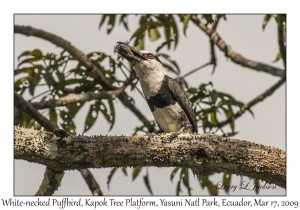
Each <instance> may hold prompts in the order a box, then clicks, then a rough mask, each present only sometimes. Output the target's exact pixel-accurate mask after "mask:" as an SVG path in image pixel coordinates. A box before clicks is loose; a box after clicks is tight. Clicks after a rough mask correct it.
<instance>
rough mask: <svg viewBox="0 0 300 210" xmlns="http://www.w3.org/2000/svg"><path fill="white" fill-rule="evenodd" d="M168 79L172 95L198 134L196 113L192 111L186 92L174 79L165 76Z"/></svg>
mask: <svg viewBox="0 0 300 210" xmlns="http://www.w3.org/2000/svg"><path fill="white" fill-rule="evenodd" d="M165 77H166V79H167V83H168V86H169V89H170V91H171V94H172V95H173V97H174V98H175V100H176V101H177V102H178V103H179V104H180V106H181V107H182V109H183V110H184V112H185V113H186V115H187V117H188V118H189V121H190V123H191V124H192V125H193V131H194V132H196V133H198V127H197V121H196V117H195V113H194V111H193V110H192V107H191V103H190V100H189V99H188V97H187V95H186V94H185V91H184V90H183V88H182V87H181V85H180V84H179V83H178V82H177V81H176V80H175V79H173V78H171V77H169V76H167V75H166V76H165Z"/></svg>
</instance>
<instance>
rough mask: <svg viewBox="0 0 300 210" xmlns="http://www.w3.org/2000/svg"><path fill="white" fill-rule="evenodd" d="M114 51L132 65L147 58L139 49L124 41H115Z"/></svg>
mask: <svg viewBox="0 0 300 210" xmlns="http://www.w3.org/2000/svg"><path fill="white" fill-rule="evenodd" d="M115 51H116V52H117V53H119V54H120V55H121V56H123V57H124V58H125V59H126V60H127V61H129V63H130V64H131V65H132V66H134V65H135V64H137V63H139V62H141V61H143V60H147V58H146V57H145V56H144V55H143V54H142V53H141V52H140V51H138V50H136V49H135V48H134V47H131V46H130V45H128V44H126V43H124V42H117V45H116V46H115Z"/></svg>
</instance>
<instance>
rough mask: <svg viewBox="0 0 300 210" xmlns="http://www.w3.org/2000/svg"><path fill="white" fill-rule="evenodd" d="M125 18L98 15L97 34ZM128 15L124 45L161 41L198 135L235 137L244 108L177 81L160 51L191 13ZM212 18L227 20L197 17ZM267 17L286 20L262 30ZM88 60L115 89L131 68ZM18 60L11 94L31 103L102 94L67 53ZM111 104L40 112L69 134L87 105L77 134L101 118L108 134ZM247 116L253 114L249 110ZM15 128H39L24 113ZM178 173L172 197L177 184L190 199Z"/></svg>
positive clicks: (31, 54) (184, 173)
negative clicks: (132, 26) (238, 113)
mask: <svg viewBox="0 0 300 210" xmlns="http://www.w3.org/2000/svg"><path fill="white" fill-rule="evenodd" d="M129 16H130V15H126V14H123V15H102V16H101V19H100V23H99V29H100V30H101V29H103V28H104V27H106V33H107V35H110V34H111V33H112V31H113V29H114V28H115V27H116V25H117V23H118V24H119V25H121V26H122V27H124V29H125V30H127V31H129V24H128V18H129ZM131 16H134V17H135V18H136V19H138V28H137V29H135V30H134V31H133V32H132V33H131V36H130V38H129V42H130V43H131V45H133V46H135V47H136V48H138V49H145V37H146V36H148V38H149V40H150V41H151V42H156V41H158V40H160V43H159V46H158V47H157V48H156V53H157V55H158V56H159V58H160V60H161V61H162V64H163V66H164V67H165V69H166V70H167V71H168V72H169V73H171V74H172V75H175V76H174V78H177V79H178V82H179V83H180V84H181V85H182V86H183V88H184V89H186V91H187V94H188V97H189V99H190V101H191V103H192V106H193V109H194V111H195V114H196V119H197V121H198V125H199V127H201V128H202V131H203V132H204V133H205V132H217V131H218V130H220V131H221V132H222V133H223V135H225V136H233V135H235V134H236V133H237V132H236V131H235V118H234V115H235V113H236V111H237V110H239V109H240V108H241V107H242V106H243V105H244V103H243V102H241V101H239V100H237V99H235V98H234V97H233V96H232V95H230V94H228V93H224V92H221V91H217V90H215V89H213V84H212V82H208V83H204V84H200V85H199V86H198V87H190V86H189V84H188V82H187V81H186V80H185V78H181V77H180V73H181V70H180V67H179V65H178V63H177V62H176V61H175V60H173V59H172V58H171V56H170V55H168V54H167V53H161V52H160V51H161V50H162V49H163V48H167V50H171V49H173V50H174V49H176V47H177V46H178V43H179V37H180V33H182V34H183V35H184V36H187V29H188V26H189V23H190V21H191V17H192V14H179V15H173V14H143V15H131ZM216 16H217V17H218V18H223V19H224V20H226V15H223V14H219V15H211V14H203V15H198V17H199V18H200V19H201V21H204V22H205V24H206V25H207V26H208V27H211V26H212V25H213V24H214V19H215V17H216ZM271 18H274V19H275V20H276V22H277V24H283V23H284V24H285V23H286V17H285V15H270V14H269V15H266V16H265V17H264V21H263V26H262V27H263V30H265V28H266V26H267V24H268V22H269V21H270V19H271ZM196 27H197V26H196ZM162 37H163V38H162ZM161 38H162V39H161ZM120 41H122V40H120ZM112 47H113V46H112ZM87 56H88V57H89V58H90V59H91V60H92V61H93V63H94V64H95V65H96V66H97V68H98V69H99V70H100V71H101V72H102V74H103V75H104V76H105V78H106V79H107V80H108V81H109V82H110V83H111V84H114V85H116V86H121V85H122V84H123V82H124V81H125V79H126V78H128V77H129V75H130V72H131V71H132V66H129V65H128V63H127V62H126V61H125V60H124V59H123V58H122V57H121V56H118V57H117V59H114V58H113V57H112V56H110V55H107V54H105V53H103V52H91V53H89V54H87ZM280 59H281V55H280V53H279V54H278V55H277V56H276V59H275V60H274V62H276V61H278V60H280ZM18 61H19V63H18V66H17V68H16V69H15V71H14V75H15V83H14V89H15V91H16V92H17V93H18V94H20V95H24V93H25V92H26V91H27V92H28V93H29V95H30V96H32V98H31V99H29V100H28V101H29V102H39V101H45V100H51V99H58V98H61V97H64V96H67V95H69V94H73V93H85V92H94V93H97V92H100V91H104V89H103V88H102V86H101V85H99V84H96V83H94V79H93V75H91V73H90V71H89V69H86V68H85V67H84V66H83V65H82V64H81V63H79V62H78V61H77V60H75V59H74V58H72V56H71V55H70V54H68V52H66V51H62V52H61V53H60V54H54V53H46V54H45V53H43V52H42V51H41V50H39V49H33V50H32V51H25V52H23V53H22V54H21V55H20V56H19V57H18ZM116 71H120V72H122V75H123V78H121V77H120V76H119V77H117V74H116ZM124 78H125V79H124ZM179 78H180V79H179ZM137 83H138V80H137V79H135V80H134V81H133V82H132V83H131V84H130V91H138V92H140V93H141V91H140V90H139V86H138V85H137ZM42 86H45V87H46V88H47V89H48V90H47V91H45V92H41V93H40V87H42ZM128 89H129V88H127V90H128ZM130 100H132V103H133V104H134V99H133V98H130ZM115 103H116V102H115V101H114V100H93V101H91V102H82V103H79V102H77V103H71V104H67V105H65V106H63V107H55V108H47V109H44V110H42V111H41V113H42V114H43V115H46V116H48V118H49V119H50V121H51V122H53V123H54V124H55V125H57V126H58V127H60V128H63V129H64V130H65V131H67V132H68V133H70V134H76V133H77V132H78V129H77V127H76V124H75V123H74V118H75V116H76V115H77V113H78V112H79V110H80V109H81V108H82V107H83V106H84V105H85V104H86V105H87V106H89V110H88V112H87V113H86V118H85V122H84V128H83V129H82V131H83V132H87V131H88V130H90V129H91V128H92V127H93V126H94V124H95V122H96V121H97V119H98V117H99V116H100V115H102V116H103V117H104V119H105V120H106V122H107V123H108V124H109V125H110V128H109V130H111V129H112V128H113V126H114V124H115V122H116V116H117V113H116V109H115ZM248 111H249V112H250V113H251V114H252V115H253V113H252V111H251V110H248ZM100 113H101V114H100ZM227 119H231V120H232V121H231V122H230V123H229V126H230V129H231V130H230V132H225V131H224V130H223V129H222V126H220V125H221V123H222V122H224V121H226V120H227ZM151 124H152V125H154V124H156V123H155V121H152V122H151ZM19 125H21V126H24V127H27V128H34V129H42V127H41V125H40V124H39V123H37V122H36V121H35V120H34V119H32V118H31V117H30V116H29V115H27V114H26V113H23V114H22V116H21V120H20V122H19ZM156 128H157V127H156ZM133 133H134V134H137V133H147V128H146V126H145V125H144V124H142V125H139V126H136V127H135V128H134V131H133ZM116 171H118V170H117V168H112V170H111V172H110V174H109V175H108V179H107V187H108V188H109V185H110V182H111V180H112V177H113V175H114V174H115V172H116ZM121 171H122V172H123V174H124V175H125V176H127V175H128V174H127V170H126V167H122V168H121ZM142 171H143V168H142V167H141V166H138V167H135V168H134V169H133V174H132V180H135V179H136V178H137V177H138V175H139V174H140V173H141V172H142ZM179 171H180V173H179V179H178V182H177V185H176V190H175V192H176V195H179V194H180V192H182V190H181V187H182V186H181V185H183V186H184V187H185V188H186V189H187V191H188V194H189V195H191V191H192V188H191V187H190V184H189V176H190V174H189V172H190V170H189V169H188V168H179V167H175V168H174V169H173V171H172V173H171V176H170V180H171V181H173V179H174V177H175V175H176V174H177V173H178V172H179ZM197 179H198V181H199V183H200V186H201V187H202V188H203V189H204V188H205V187H206V188H207V190H208V192H209V193H210V195H218V187H217V186H216V185H214V184H213V183H212V182H211V181H210V180H209V177H207V176H197ZM143 180H144V184H145V185H146V187H147V189H148V191H149V192H150V194H151V195H153V192H152V189H151V185H150V180H149V174H148V169H147V171H146V175H144V176H143ZM222 181H223V183H224V185H226V186H229V185H230V181H231V174H227V173H224V175H223V180H222ZM258 184H259V183H258ZM225 192H227V193H229V189H228V188H226V187H225Z"/></svg>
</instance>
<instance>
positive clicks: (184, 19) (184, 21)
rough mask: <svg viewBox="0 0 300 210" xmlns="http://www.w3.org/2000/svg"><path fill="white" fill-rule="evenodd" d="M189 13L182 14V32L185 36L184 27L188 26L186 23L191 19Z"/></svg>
mask: <svg viewBox="0 0 300 210" xmlns="http://www.w3.org/2000/svg"><path fill="white" fill-rule="evenodd" d="M191 16H192V15H191V14H189V15H184V18H183V34H184V35H185V36H186V29H187V27H188V24H189V21H190V19H191Z"/></svg>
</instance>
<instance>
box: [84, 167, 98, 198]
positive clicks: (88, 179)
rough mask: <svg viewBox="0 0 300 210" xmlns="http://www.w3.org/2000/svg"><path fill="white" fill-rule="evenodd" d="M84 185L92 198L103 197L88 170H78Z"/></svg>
mask: <svg viewBox="0 0 300 210" xmlns="http://www.w3.org/2000/svg"><path fill="white" fill-rule="evenodd" d="M79 171H80V173H81V175H82V177H83V179H84V180H85V183H86V184H87V185H88V187H89V189H90V190H91V192H92V194H93V195H94V196H103V193H102V191H101V189H100V186H99V184H98V183H97V181H96V180H95V178H94V176H93V174H92V172H91V171H90V170H89V169H80V170H79Z"/></svg>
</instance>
